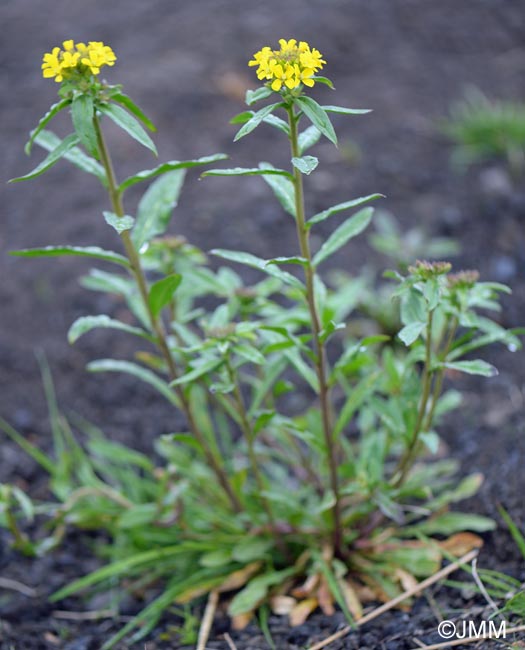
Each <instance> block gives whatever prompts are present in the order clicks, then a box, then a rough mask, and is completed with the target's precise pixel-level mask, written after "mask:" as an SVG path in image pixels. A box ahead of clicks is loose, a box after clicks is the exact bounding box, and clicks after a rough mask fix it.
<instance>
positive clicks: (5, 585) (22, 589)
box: [0, 578, 38, 598]
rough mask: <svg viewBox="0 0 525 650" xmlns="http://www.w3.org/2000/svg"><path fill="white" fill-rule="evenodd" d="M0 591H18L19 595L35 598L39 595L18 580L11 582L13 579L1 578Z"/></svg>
mask: <svg viewBox="0 0 525 650" xmlns="http://www.w3.org/2000/svg"><path fill="white" fill-rule="evenodd" d="M0 589H11V591H18V593H20V594H23V595H24V596H28V597H29V598H35V597H36V596H37V595H38V592H37V590H36V589H33V587H28V586H27V585H24V584H23V583H22V582H18V580H11V578H0Z"/></svg>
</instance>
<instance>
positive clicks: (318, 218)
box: [306, 194, 384, 228]
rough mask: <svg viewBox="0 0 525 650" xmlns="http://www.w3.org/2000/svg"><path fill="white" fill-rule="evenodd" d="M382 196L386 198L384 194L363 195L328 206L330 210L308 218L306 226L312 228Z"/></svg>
mask: <svg viewBox="0 0 525 650" xmlns="http://www.w3.org/2000/svg"><path fill="white" fill-rule="evenodd" d="M382 198H384V195H383V194H369V195H368V196H361V197H359V198H358V199H352V200H351V201H345V202H344V203H338V204H337V205H333V206H332V207H331V208H328V210H323V211H322V212H319V213H317V214H315V215H314V216H313V217H312V218H311V219H309V220H308V222H307V224H306V227H307V228H311V227H312V226H313V225H314V224H316V223H321V222H322V221H325V220H326V219H328V218H329V217H331V216H332V215H334V214H337V213H338V212H343V211H344V210H349V209H350V208H356V207H358V206H360V205H363V203H368V202H369V201H374V200H375V199H382Z"/></svg>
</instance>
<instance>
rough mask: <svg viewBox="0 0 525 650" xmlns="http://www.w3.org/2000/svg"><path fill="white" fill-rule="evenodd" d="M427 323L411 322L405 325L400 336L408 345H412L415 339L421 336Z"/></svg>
mask: <svg viewBox="0 0 525 650" xmlns="http://www.w3.org/2000/svg"><path fill="white" fill-rule="evenodd" d="M425 327H426V323H422V322H418V321H416V322H415V323H409V324H408V325H405V327H403V329H402V330H401V331H400V332H399V334H398V336H399V338H400V339H401V340H402V341H403V343H404V344H405V345H406V346H409V345H412V343H414V341H415V340H416V339H417V338H418V337H419V335H420V334H421V332H422V331H423V330H424V329H425Z"/></svg>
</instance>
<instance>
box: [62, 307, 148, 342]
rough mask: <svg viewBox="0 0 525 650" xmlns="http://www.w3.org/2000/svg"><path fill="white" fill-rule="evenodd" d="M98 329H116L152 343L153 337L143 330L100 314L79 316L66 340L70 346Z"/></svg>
mask: <svg viewBox="0 0 525 650" xmlns="http://www.w3.org/2000/svg"><path fill="white" fill-rule="evenodd" d="M98 327H102V328H107V329H116V330H121V331H123V332H128V333H129V334H134V335H135V336H140V337H141V338H143V339H146V340H148V341H153V340H154V337H153V336H151V335H150V334H148V333H147V332H146V331H145V330H143V329H141V328H140V327H133V325H128V324H127V323H123V322H122V321H119V320H116V319H114V318H110V317H109V316H106V315H105V314H100V315H98V316H81V317H80V318H77V320H76V321H75V322H74V323H73V324H72V325H71V327H70V328H69V332H68V333H67V340H68V341H69V343H70V344H71V345H72V344H73V343H75V342H76V341H78V339H79V338H80V337H81V336H84V334H86V333H87V332H90V331H91V330H93V329H96V328H98Z"/></svg>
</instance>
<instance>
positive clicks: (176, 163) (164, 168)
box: [118, 153, 228, 193]
mask: <svg viewBox="0 0 525 650" xmlns="http://www.w3.org/2000/svg"><path fill="white" fill-rule="evenodd" d="M227 158H228V156H227V155H226V154H223V153H218V154H215V155H214V156H204V157H203V158H197V159H196V160H182V161H181V160H170V161H168V162H165V163H162V165H159V166H158V167H155V168H154V169H145V170H144V171H141V172H139V173H138V174H135V175H134V176H130V177H129V178H126V180H124V181H122V183H121V184H120V185H119V187H118V191H119V192H121V193H122V192H123V191H124V190H126V189H127V188H128V187H131V186H132V185H135V184H136V183H141V182H142V181H147V180H149V179H150V178H154V177H155V176H160V175H161V174H165V173H166V172H169V171H174V170H175V169H188V168H190V167H198V166H199V165H209V164H210V163H214V162H219V161H220V160H226V159H227Z"/></svg>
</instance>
